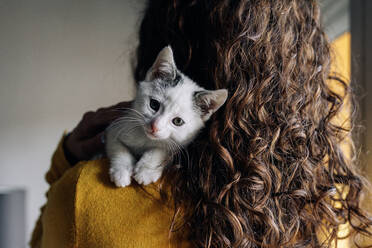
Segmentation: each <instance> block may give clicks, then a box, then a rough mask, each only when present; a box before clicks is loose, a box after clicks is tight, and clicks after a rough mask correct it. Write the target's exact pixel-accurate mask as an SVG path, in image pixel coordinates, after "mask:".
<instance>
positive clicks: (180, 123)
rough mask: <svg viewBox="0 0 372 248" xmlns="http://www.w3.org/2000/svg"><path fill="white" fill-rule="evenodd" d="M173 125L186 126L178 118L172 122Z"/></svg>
mask: <svg viewBox="0 0 372 248" xmlns="http://www.w3.org/2000/svg"><path fill="white" fill-rule="evenodd" d="M172 122H173V124H174V125H176V126H178V127H179V126H182V125H183V124H185V122H184V121H183V120H182V119H181V118H180V117H176V118H174V119H173V120H172Z"/></svg>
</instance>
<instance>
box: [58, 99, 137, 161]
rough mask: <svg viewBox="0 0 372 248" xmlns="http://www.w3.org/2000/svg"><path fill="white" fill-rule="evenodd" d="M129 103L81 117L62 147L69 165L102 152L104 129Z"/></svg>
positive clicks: (120, 114) (91, 112) (101, 109)
mask: <svg viewBox="0 0 372 248" xmlns="http://www.w3.org/2000/svg"><path fill="white" fill-rule="evenodd" d="M130 105H131V102H121V103H118V104H116V105H114V106H111V107H107V108H100V109H98V110H97V111H95V112H94V111H90V112H87V113H85V114H84V115H83V118H82V120H81V121H80V122H79V124H78V125H77V126H76V127H75V128H74V130H73V131H72V132H71V133H70V134H69V135H68V136H67V137H66V139H65V141H64V144H63V147H64V151H65V155H66V158H67V160H68V162H69V163H70V164H71V165H75V164H76V163H77V162H79V161H82V160H88V159H91V158H92V157H93V156H94V155H97V154H99V153H102V152H103V151H104V142H103V137H104V136H103V135H104V131H105V129H106V128H107V127H108V126H109V125H110V124H111V123H112V122H113V121H114V120H116V119H117V118H119V117H120V116H122V115H123V109H125V108H129V107H130Z"/></svg>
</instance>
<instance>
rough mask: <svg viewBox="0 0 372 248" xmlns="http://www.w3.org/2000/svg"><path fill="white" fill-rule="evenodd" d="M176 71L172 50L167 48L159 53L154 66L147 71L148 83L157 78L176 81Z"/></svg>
mask: <svg viewBox="0 0 372 248" xmlns="http://www.w3.org/2000/svg"><path fill="white" fill-rule="evenodd" d="M176 69H177V68H176V64H175V63H174V58H173V51H172V48H171V47H170V46H166V47H164V48H163V49H162V50H161V51H160V52H159V54H158V57H157V58H156V60H155V62H154V64H153V65H152V66H151V68H150V69H149V70H148V71H147V74H146V81H152V80H154V79H155V78H163V79H164V78H167V79H174V78H175V77H176Z"/></svg>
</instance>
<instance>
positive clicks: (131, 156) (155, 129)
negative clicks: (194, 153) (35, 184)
mask: <svg viewBox="0 0 372 248" xmlns="http://www.w3.org/2000/svg"><path fill="white" fill-rule="evenodd" d="M226 98H227V90H226V89H221V90H214V91H210V90H205V89H203V88H201V87H199V86H198V85H197V84H196V83H195V82H193V81H192V80H191V79H190V78H188V77H187V76H185V75H184V74H182V73H181V72H180V71H179V70H177V67H176V65H175V63H174V58H173V52H172V49H171V48H170V47H169V46H167V47H165V48H163V50H162V51H160V53H159V54H158V56H157V58H156V61H155V62H154V64H153V65H152V67H151V68H150V69H149V71H148V72H147V74H146V79H145V81H143V82H140V83H139V87H138V89H137V95H136V98H135V100H134V103H133V105H132V108H131V109H129V111H128V114H127V115H126V116H125V117H122V118H120V119H119V120H118V121H116V122H114V123H113V124H112V125H111V126H110V127H109V128H108V129H107V131H106V153H107V156H108V157H109V159H110V162H111V164H110V171H109V173H110V178H111V180H112V181H113V182H114V183H115V185H116V186H118V187H125V186H127V185H129V184H130V183H131V176H133V177H134V179H135V180H136V181H137V182H138V183H139V184H144V185H147V184H150V183H152V182H156V181H157V180H158V179H159V178H160V176H161V174H162V171H163V168H164V166H165V164H166V162H167V160H169V158H170V157H171V156H172V154H173V150H174V148H176V147H178V148H180V147H185V146H186V145H188V144H189V143H190V142H191V141H192V140H193V138H195V136H196V135H197V133H198V132H199V131H200V130H201V129H202V128H203V127H204V123H205V122H206V121H207V120H208V119H209V118H210V116H211V115H212V114H213V113H214V112H215V111H217V110H218V109H219V108H220V107H221V106H222V105H223V104H224V103H225V101H226Z"/></svg>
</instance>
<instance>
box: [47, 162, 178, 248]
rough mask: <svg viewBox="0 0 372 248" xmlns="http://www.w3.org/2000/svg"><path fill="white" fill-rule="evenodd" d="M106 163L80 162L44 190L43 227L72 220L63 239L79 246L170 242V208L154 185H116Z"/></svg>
mask: <svg viewBox="0 0 372 248" xmlns="http://www.w3.org/2000/svg"><path fill="white" fill-rule="evenodd" d="M108 169H109V161H108V160H107V159H99V160H91V161H83V162H80V163H78V164H77V165H75V166H74V167H72V168H70V169H69V170H68V171H66V172H65V173H64V175H63V176H62V177H61V178H60V180H58V181H57V182H56V183H55V184H53V186H52V187H51V189H50V191H49V193H48V198H49V200H48V204H47V206H46V208H47V209H46V213H45V214H46V215H45V216H44V220H43V222H44V226H45V225H49V228H46V229H56V227H58V228H57V229H58V230H61V227H63V226H64V225H66V224H67V225H68V222H69V220H71V221H72V223H71V224H72V226H71V228H70V230H71V229H73V232H72V233H73V235H72V237H67V236H69V235H70V236H71V231H70V232H69V233H66V235H65V236H66V237H64V240H66V239H67V240H73V243H76V244H80V245H79V246H81V247H92V248H95V247H166V246H169V242H170V241H169V227H170V226H171V222H172V218H173V211H172V209H171V208H169V207H168V205H167V204H165V203H163V201H161V198H160V194H159V192H158V190H157V185H156V184H151V185H148V186H144V187H141V186H139V185H137V184H135V183H134V182H133V184H132V185H130V186H127V187H125V188H117V187H116V186H115V185H114V184H113V183H112V182H111V181H110V178H109V174H108ZM62 204H65V206H64V207H63V208H61V207H60V206H61V205H62ZM58 206H59V207H58ZM48 209H49V210H48ZM58 209H59V210H58ZM48 216H49V217H48ZM66 220H67V223H66ZM56 221H57V222H61V223H56ZM53 226H54V227H53ZM63 229H65V230H68V229H69V228H68V227H67V226H66V227H65V228H63ZM58 230H56V231H57V232H58ZM60 234H61V233H59V234H57V233H54V234H53V235H51V236H50V237H52V236H53V237H56V235H60ZM57 239H58V240H59V238H57ZM59 241H60V240H59ZM48 243H49V242H48ZM53 243H54V242H53ZM49 244H51V243H49ZM45 247H46V246H45Z"/></svg>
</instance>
